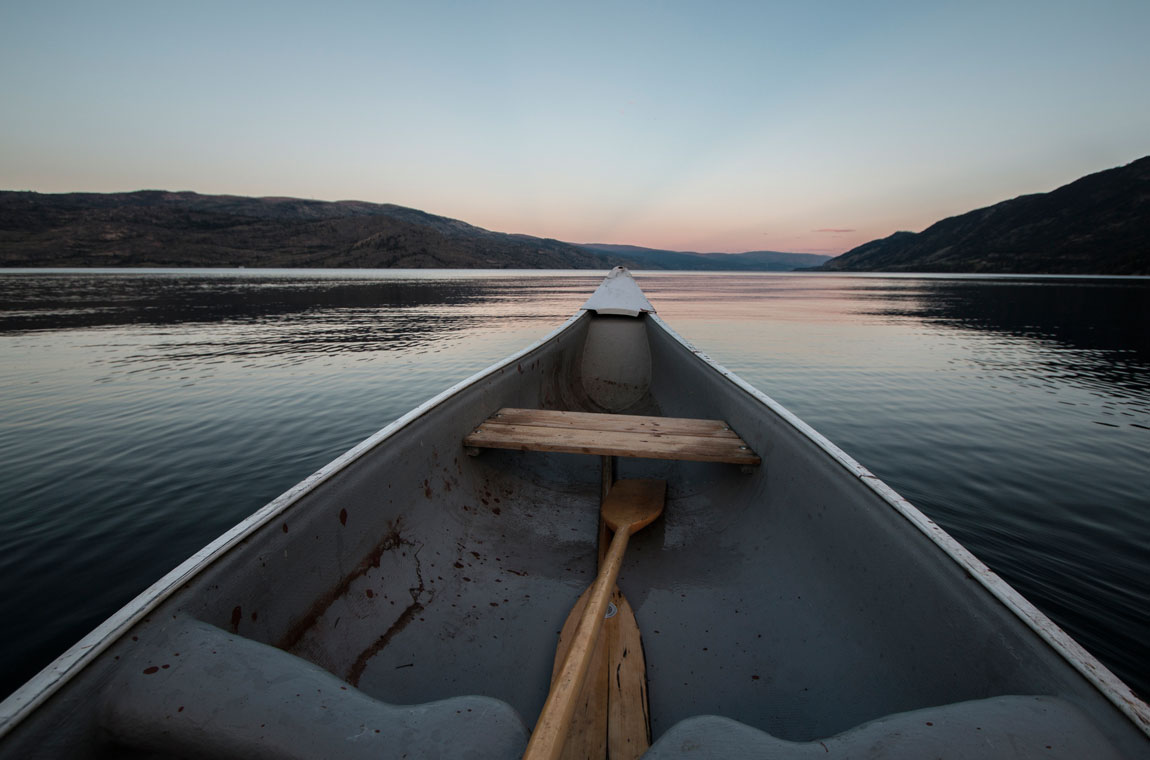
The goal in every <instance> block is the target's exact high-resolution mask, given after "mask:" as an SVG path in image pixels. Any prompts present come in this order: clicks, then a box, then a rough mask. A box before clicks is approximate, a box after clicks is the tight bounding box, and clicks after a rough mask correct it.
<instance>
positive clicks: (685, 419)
mask: <svg viewBox="0 0 1150 760" xmlns="http://www.w3.org/2000/svg"><path fill="white" fill-rule="evenodd" d="M625 481H626V482H628V483H633V482H644V483H656V482H657V483H660V484H662V485H660V486H659V488H660V489H661V490H659V493H658V498H659V499H660V500H662V503H661V509H662V514H661V516H660V517H659V518H658V519H656V520H655V521H654V522H653V523H651V524H650V525H649V526H648V527H645V528H644V529H643V530H641V531H640V532H637V533H635V534H634V535H633V536H632V537H631V538H630V541H629V544H628V548H627V549H626V554H625V555H624V558H623V560H622V568H621V570H620V571H619V574H618V580H617V589H616V590H614V591H612V597H611V599H612V600H613V601H612V602H611V603H610V605H609V608H610V610H612V611H609V612H608V613H606V614H607V615H615V614H616V613H617V617H616V618H614V620H616V621H619V620H622V621H623V622H622V623H619V624H618V625H616V627H615V628H613V629H611V628H610V626H611V625H612V623H611V622H610V620H608V621H605V622H603V623H601V624H600V623H596V624H595V625H596V626H597V627H596V629H595V631H594V633H593V636H595V637H597V638H594V639H592V641H593V642H601V641H606V640H607V639H608V638H609V637H611V636H621V635H622V634H619V633H617V632H612V631H617V630H619V629H621V628H626V627H627V626H628V625H631V626H632V627H633V628H634V631H633V633H634V634H635V635H636V636H638V635H639V634H640V633H641V645H639V644H638V638H633V639H630V640H629V641H630V642H631V643H630V644H629V645H628V646H629V647H630V649H629V650H628V651H630V653H631V656H632V658H633V659H631V660H629V662H630V663H632V664H634V663H639V664H638V665H637V667H630V669H629V670H627V671H624V670H622V669H619V670H618V671H617V672H616V671H610V673H609V675H610V676H612V677H613V678H614V681H615V686H611V687H610V688H613V689H618V690H622V691H627V690H628V689H630V693H632V694H633V695H637V696H635V697H634V698H635V699H637V700H639V701H638V702H636V703H635V704H641V707H642V714H641V715H640V716H639V717H640V718H641V730H640V733H646V736H645V737H641V739H642V741H641V742H640V744H641V746H638V747H637V748H636V747H634V746H633V747H632V748H631V750H630V752H631V754H632V755H637V754H639V753H641V752H643V751H646V756H647V757H651V758H678V757H680V756H683V757H686V756H690V757H796V758H798V757H802V758H806V757H812V758H813V757H820V758H821V757H823V756H825V755H829V756H832V757H863V756H866V757H872V756H874V757H926V756H931V757H933V756H940V755H945V756H947V757H995V758H997V757H1003V758H1006V757H1009V758H1015V757H1057V758H1071V757H1095V758H1104V757H1130V758H1133V757H1147V756H1150V708H1148V706H1147V705H1146V704H1145V703H1144V702H1142V701H1141V700H1140V699H1139V698H1138V697H1137V696H1135V695H1134V694H1133V692H1132V691H1131V690H1130V689H1129V688H1128V687H1127V686H1126V685H1124V684H1123V683H1122V682H1121V681H1120V680H1119V679H1118V678H1117V677H1115V676H1114V675H1113V674H1111V673H1110V672H1109V671H1108V670H1107V669H1106V668H1105V667H1104V666H1102V665H1101V664H1100V663H1099V662H1098V661H1097V660H1096V659H1095V658H1094V657H1093V656H1091V655H1090V654H1089V653H1087V652H1086V651H1085V650H1084V649H1083V648H1082V647H1081V646H1079V645H1078V644H1077V643H1076V642H1074V641H1073V640H1072V639H1071V638H1070V637H1069V636H1068V635H1067V634H1066V633H1064V632H1063V631H1061V630H1060V629H1059V628H1058V627H1057V626H1056V625H1055V624H1054V623H1052V622H1051V621H1050V620H1049V619H1048V618H1047V617H1046V616H1045V615H1043V614H1042V613H1041V612H1040V611H1038V610H1037V609H1036V608H1035V607H1034V606H1033V605H1032V604H1030V603H1029V602H1028V601H1026V600H1025V599H1024V598H1023V597H1022V596H1020V595H1019V594H1018V593H1017V592H1016V591H1014V590H1013V589H1011V588H1010V587H1009V586H1008V585H1007V584H1006V583H1005V582H1004V581H1003V580H1002V579H1001V578H999V577H998V576H996V575H995V574H994V573H993V572H991V571H990V570H989V569H988V568H987V567H986V566H985V565H983V564H982V563H981V562H979V561H978V560H977V559H976V558H975V557H974V556H972V555H971V554H970V553H969V552H968V551H967V550H966V549H964V548H963V547H962V546H961V545H959V544H958V543H957V542H956V541H955V540H954V539H953V538H951V537H950V536H949V535H947V534H946V533H945V532H944V531H943V530H942V529H941V528H940V527H939V526H938V525H936V524H935V523H934V522H932V521H931V520H930V519H929V518H927V517H926V516H924V515H923V514H922V513H921V512H919V511H918V510H917V509H916V508H915V507H913V506H912V505H911V504H909V503H908V502H907V501H906V500H905V499H903V498H902V497H900V496H899V495H898V494H897V493H895V492H894V491H893V490H892V489H891V488H890V487H889V486H887V485H885V484H884V483H882V482H881V481H880V480H879V479H878V478H876V477H875V476H874V475H872V474H871V473H870V472H868V471H867V470H866V469H865V468H863V467H862V466H860V465H859V464H858V463H857V462H855V461H854V460H853V459H851V458H850V457H849V456H848V455H847V454H845V453H844V452H842V451H841V450H839V449H838V448H837V447H835V446H834V444H832V443H831V442H829V441H828V440H827V439H826V438H824V437H823V436H821V435H820V434H819V433H817V432H816V431H814V430H812V429H811V428H810V427H809V426H807V425H806V424H805V423H803V422H802V421H801V420H799V419H798V418H796V417H795V416H794V415H793V414H791V413H790V412H788V411H787V410H785V409H784V408H783V407H781V406H780V405H779V404H778V403H776V402H775V401H773V400H772V399H770V398H768V397H767V396H765V395H764V394H763V393H761V392H759V391H757V390H755V389H754V388H752V387H751V386H749V385H748V384H746V383H745V382H743V381H742V380H740V379H739V378H738V377H736V376H735V375H734V374H732V373H731V372H729V371H727V370H725V369H723V368H722V367H720V366H718V365H717V364H716V363H715V362H713V361H711V360H710V359H709V358H707V357H706V356H705V355H704V354H702V353H701V352H700V351H698V350H697V349H695V348H693V347H692V346H691V345H690V344H689V343H687V341H685V340H684V339H683V338H681V337H680V336H678V335H677V334H676V333H675V332H674V331H673V330H672V329H671V328H670V327H668V326H667V325H666V324H665V323H664V322H663V321H662V320H661V319H660V318H659V317H658V315H657V314H656V313H655V310H654V308H652V306H651V305H650V303H649V302H648V301H647V299H646V297H645V296H644V295H643V294H642V292H641V291H640V289H639V288H638V286H637V285H636V284H635V282H634V280H633V279H632V278H631V276H630V274H629V273H627V272H626V270H622V269H616V270H613V271H612V272H611V273H610V275H608V277H607V279H606V280H604V282H603V284H602V285H601V286H600V287H599V289H598V290H596V291H595V293H594V294H592V295H591V297H590V299H589V300H588V301H587V303H586V304H585V305H584V306H583V308H582V309H580V310H579V311H578V312H577V313H576V314H575V315H574V316H572V317H571V318H570V319H569V320H568V321H567V322H565V323H564V324H563V325H561V326H560V327H559V328H558V329H556V330H555V331H554V332H552V333H551V334H549V335H548V336H546V337H545V338H543V339H542V340H540V341H538V342H537V343H535V344H533V345H531V346H529V347H528V348H526V349H525V350H523V351H521V352H519V353H517V354H515V355H513V356H511V357H509V358H508V359H506V360H504V361H502V362H500V363H498V364H496V365H494V366H492V367H490V368H488V369H486V370H484V371H482V372H480V373H478V374H476V375H475V376H473V377H471V378H470V379H468V380H466V381H464V382H462V383H460V384H459V385H456V386H455V387H453V388H450V389H449V390H447V391H445V392H443V393H441V394H440V395H438V396H436V397H435V398H433V399H431V400H429V401H427V402H426V403H424V404H423V405H421V406H420V407H418V408H417V409H415V410H413V411H411V412H410V413H408V414H407V415H405V416H404V417H402V418H401V419H399V420H397V421H395V422H394V423H392V424H391V425H389V426H387V427H386V428H384V429H383V430H381V431H379V432H378V433H376V434H375V435H373V436H372V437H370V438H369V439H367V440H366V441H364V442H363V443H361V444H360V445H358V446H356V447H355V448H353V449H352V450H350V451H348V452H347V453H345V454H344V455H342V456H341V457H339V458H338V459H336V460H335V461H334V462H332V463H331V464H329V465H327V466H326V467H324V468H323V469H321V470H320V471H318V472H316V473H315V474H313V475H311V476H310V477H308V478H307V479H305V480H304V481H303V482H301V483H300V484H298V485H297V486H295V487H294V488H292V489H290V490H289V491H287V492H286V493H284V494H283V495H282V496H280V497H279V498H277V499H276V500H274V501H273V502H271V503H270V504H268V505H267V506H265V507H263V508H262V509H260V510H259V511H257V512H256V513H255V514H253V515H251V516H250V517H248V518H247V519H245V520H244V521H242V522H241V523H240V524H238V525H236V526H235V527H234V528H232V529H231V530H229V531H228V532H227V533H225V534H224V535H222V536H220V537H219V538H218V539H216V540H215V541H213V542H212V543H211V544H209V545H208V546H206V547H204V548H203V549H202V550H200V551H199V552H197V553H196V554H195V555H193V556H192V557H190V558H189V559H187V560H186V561H185V562H183V563H182V564H181V565H179V566H178V567H177V568H175V569H174V570H173V571H172V572H170V573H169V574H168V575H166V576H165V577H163V578H162V579H160V580H159V581H158V582H156V583H155V584H154V585H153V586H151V587H150V588H149V589H147V590H146V591H145V592H144V593H142V594H141V595H140V596H139V597H138V598H136V599H135V600H133V601H132V602H131V603H130V604H128V605H127V606H126V607H124V608H123V609H122V610H120V611H119V612H117V613H116V614H114V615H113V616H112V617H111V618H109V619H108V620H107V621H105V622H104V623H103V624H101V625H100V626H99V627H98V628H96V630H94V631H93V632H92V633H90V634H89V635H88V636H86V637H84V638H83V639H82V640H81V641H80V642H78V643H77V644H76V645H75V646H74V647H72V648H71V649H69V650H68V651H67V652H66V653H64V654H63V655H61V656H60V657H59V658H58V659H57V660H56V661H55V662H53V663H52V664H51V665H50V666H49V667H47V668H46V669H45V670H44V671H42V672H41V673H39V674H38V675H37V676H35V677H34V678H33V679H32V680H31V681H29V682H28V683H27V684H26V685H24V686H23V687H22V688H21V689H19V690H18V691H17V692H15V693H14V694H13V695H11V696H10V697H9V698H8V699H7V700H5V701H4V702H3V703H0V758H23V757H79V758H84V757H105V756H120V755H123V756H132V757H189V756H194V757H246V758H250V757H299V758H305V757H309V758H312V757H314V758H318V757H361V756H362V757H519V756H521V755H522V754H523V752H524V749H525V747H526V746H527V744H528V740H529V737H530V735H531V731H532V728H533V726H535V723H536V720H537V718H538V717H539V715H540V712H541V710H542V709H543V706H544V704H545V702H546V701H547V700H548V695H549V690H550V688H551V682H552V675H553V673H554V672H557V669H558V666H559V663H560V661H562V660H564V658H565V657H566V655H562V656H560V655H557V648H558V649H559V652H560V653H562V652H563V650H564V649H565V648H566V647H567V646H568V645H570V644H571V636H572V635H573V634H572V630H573V626H571V625H570V623H571V621H573V620H576V619H578V618H579V615H580V612H579V609H585V607H580V608H579V609H576V610H575V611H574V612H573V608H575V607H576V603H577V600H579V599H580V598H581V596H582V597H583V598H584V600H585V599H586V596H585V595H584V592H585V591H586V590H587V589H588V586H589V585H591V583H592V581H593V580H594V579H595V578H596V574H597V569H598V567H599V563H600V561H601V559H602V553H603V551H604V548H605V546H604V545H605V542H607V541H609V540H610V536H609V531H608V530H606V529H605V528H604V526H603V524H602V522H601V520H600V504H601V502H604V503H606V500H607V499H609V498H624V497H622V496H612V494H616V495H618V494H623V493H624V492H625V491H626V490H627V489H625V488H622V487H621V486H620V484H623V483H624V482H625ZM591 617H595V616H591ZM565 624H567V625H565ZM561 631H563V637H564V640H563V641H562V642H561V637H560V633H561ZM636 654H641V659H640V658H636V657H635V655H636ZM623 656H626V653H624V655H623ZM609 657H615V655H614V654H611V655H609ZM610 661H611V662H615V660H614V659H612V660H610ZM593 667H598V666H593ZM596 672H598V671H596ZM603 673H604V674H607V673H608V671H603ZM591 680H594V678H592V679H590V680H589V681H588V683H590V682H591ZM600 680H601V681H602V682H603V683H607V681H608V680H611V679H608V678H607V675H604V676H603V678H602V679H600ZM585 688H587V689H591V688H592V687H591V686H587V687H585ZM595 688H599V687H595ZM604 688H606V687H604ZM580 693H581V694H582V693H584V692H580ZM588 693H589V692H588ZM615 693H616V692H614V691H613V692H612V694H615ZM629 698H630V697H629ZM611 699H612V700H614V699H615V697H614V696H613V697H611ZM588 704H589V703H588ZM584 709H591V708H586V706H583V707H579V708H577V710H584ZM595 709H599V708H595ZM612 709H613V708H612ZM592 712H594V711H593V710H592ZM585 717H586V716H585ZM600 717H601V716H600ZM588 720H589V721H591V722H594V721H595V720H598V718H596V716H595V715H593V714H591V715H590V717H589V718H588ZM604 720H606V719H604ZM610 720H611V721H614V720H615V718H614V717H611V718H610ZM596 725H598V724H596ZM611 725H614V723H612V724H611ZM582 730H584V729H582V728H578V727H575V728H571V729H570V731H571V735H575V733H576V732H578V731H582ZM586 730H588V731H589V730H591V729H586ZM595 730H597V731H598V730H602V729H601V728H597V729H595ZM610 730H611V731H614V730H615V729H613V728H612V729H610ZM609 738H610V737H609ZM648 740H649V741H650V742H651V744H650V748H649V749H648V748H647V746H646V742H647V741H648ZM597 746H600V745H597ZM602 746H606V745H602ZM610 746H611V749H610V752H611V753H612V756H618V754H620V753H617V752H616V750H615V749H614V745H613V744H612V745H610ZM596 752H598V750H596ZM603 756H606V755H605V754H604V755H603Z"/></svg>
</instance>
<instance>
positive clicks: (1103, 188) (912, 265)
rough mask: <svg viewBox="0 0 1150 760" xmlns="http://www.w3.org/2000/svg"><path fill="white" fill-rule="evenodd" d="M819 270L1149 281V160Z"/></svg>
mask: <svg viewBox="0 0 1150 760" xmlns="http://www.w3.org/2000/svg"><path fill="white" fill-rule="evenodd" d="M820 269H821V270H822V271H837V272H954V273H958V272H975V273H1027V274H1150V156H1147V157H1146V158H1141V159H1139V160H1137V161H1134V162H1133V163H1130V164H1127V165H1126V166H1121V167H1118V168H1115V169H1108V170H1106V171H1102V172H1098V173H1096V174H1090V175H1088V176H1086V177H1083V178H1081V179H1079V180H1076V181H1074V182H1071V183H1070V184H1068V185H1064V186H1062V187H1060V188H1058V189H1056V190H1053V191H1051V192H1049V193H1038V194H1034V195H1023V196H1020V197H1018V198H1014V199H1012V200H1008V201H1003V202H1001V203H997V204H995V205H993V206H988V207H986V208H981V209H977V210H975V211H971V212H969V213H966V214H962V215H961V216H954V217H950V218H949V219H943V220H942V221H940V222H937V223H935V224H933V225H931V226H930V227H928V228H927V229H925V230H923V231H922V232H919V233H914V232H896V233H894V234H893V235H891V236H890V237H887V238H883V239H881V240H872V241H871V242H869V243H864V244H863V245H860V246H859V247H857V248H854V249H853V250H850V251H847V252H846V253H844V254H842V255H841V256H838V257H837V258H834V259H832V260H830V261H828V262H827V263H826V264H824V265H823V266H822V267H821V268H820Z"/></svg>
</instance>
